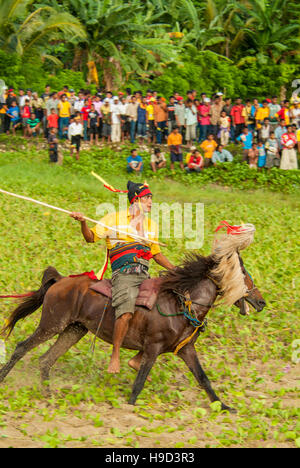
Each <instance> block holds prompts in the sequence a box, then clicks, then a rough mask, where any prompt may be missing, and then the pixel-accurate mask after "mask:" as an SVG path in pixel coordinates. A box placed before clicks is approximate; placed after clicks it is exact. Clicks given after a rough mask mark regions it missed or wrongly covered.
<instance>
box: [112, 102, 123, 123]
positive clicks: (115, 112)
mask: <svg viewBox="0 0 300 468" xmlns="http://www.w3.org/2000/svg"><path fill="white" fill-rule="evenodd" d="M110 111H111V123H112V124H118V123H120V117H119V116H120V115H121V114H122V109H121V106H120V104H112V105H111V106H110Z"/></svg>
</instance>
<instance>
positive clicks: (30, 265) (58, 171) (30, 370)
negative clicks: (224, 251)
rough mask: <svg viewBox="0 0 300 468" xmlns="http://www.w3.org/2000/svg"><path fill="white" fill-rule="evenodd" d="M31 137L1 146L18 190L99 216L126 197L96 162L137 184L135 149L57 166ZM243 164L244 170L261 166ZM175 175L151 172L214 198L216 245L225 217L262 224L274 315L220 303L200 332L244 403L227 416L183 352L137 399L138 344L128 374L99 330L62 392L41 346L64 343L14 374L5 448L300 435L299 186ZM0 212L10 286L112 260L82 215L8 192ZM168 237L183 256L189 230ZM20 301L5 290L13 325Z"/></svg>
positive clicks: (29, 325) (6, 183)
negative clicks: (83, 229)
mask: <svg viewBox="0 0 300 468" xmlns="http://www.w3.org/2000/svg"><path fill="white" fill-rule="evenodd" d="M2 138H3V140H2V141H5V138H6V137H2ZM22 145H24V147H23V148H22V147H21V145H20V141H19V140H18V139H13V138H12V139H11V149H14V151H7V152H1V153H0V154H1V156H0V188H2V189H4V190H8V191H12V192H16V193H20V194H24V195H27V196H30V197H33V198H36V199H39V200H41V201H45V202H48V203H50V204H53V205H56V206H59V207H62V208H65V209H69V210H80V211H82V212H83V213H84V214H85V215H86V216H89V217H91V218H95V216H96V208H97V206H98V204H99V203H101V202H110V203H117V195H115V194H112V193H111V192H108V191H107V190H105V189H104V188H103V187H102V186H101V184H99V183H98V182H97V181H96V179H94V178H93V177H92V176H91V175H90V174H89V172H90V170H91V169H94V170H96V171H98V172H99V174H101V175H102V176H103V177H104V178H106V179H107V180H108V181H109V182H110V183H111V184H112V185H114V186H116V187H118V188H124V187H125V186H126V181H127V174H126V172H125V171H124V164H123V159H124V151H123V152H122V153H121V154H120V153H118V152H114V151H112V150H105V151H104V150H103V151H102V152H100V151H99V150H96V149H93V150H91V151H89V152H88V151H83V152H82V154H81V159H80V161H79V162H75V160H71V159H70V158H69V157H68V156H67V155H66V156H65V162H64V165H63V166H50V165H49V162H48V154H47V151H46V150H39V151H36V149H35V148H34V146H31V144H29V146H28V147H27V146H25V143H24V142H23V140H22ZM236 167H237V168H240V171H241V172H242V173H243V174H244V172H243V171H246V169H247V168H245V167H244V166H238V165H236ZM236 170H237V169H236ZM222 171H223V169H219V170H218V171H216V172H215V174H219V172H220V173H222ZM223 172H224V174H227V172H226V170H224V171H223ZM232 173H235V172H234V170H233V172H232ZM232 173H231V175H232ZM280 173H281V172H280V171H278V174H280ZM271 174H272V175H273V171H271ZM274 174H275V172H274ZM276 174H277V173H276ZM167 175H168V177H167V178H166V179H164V178H163V177H162V176H161V175H158V176H155V177H152V176H151V174H150V172H149V171H146V174H145V176H146V178H147V182H148V183H149V184H150V186H151V188H152V189H153V192H154V195H155V199H154V201H170V202H173V201H176V202H180V203H184V202H195V203H196V202H203V203H204V204H205V226H204V231H205V238H204V245H203V247H202V248H201V252H202V253H204V254H209V253H210V251H211V243H212V239H213V231H214V229H215V227H216V226H217V225H218V223H219V222H220V221H221V220H223V219H225V220H227V221H228V222H230V223H233V224H234V223H239V222H242V221H243V222H250V223H253V224H255V226H256V230H257V232H256V237H255V242H254V243H253V245H252V246H251V247H249V248H248V249H247V250H245V252H244V253H243V259H244V262H245V265H246V267H247V270H248V271H249V272H250V273H251V275H252V277H253V278H254V281H255V283H256V285H257V286H258V287H259V289H260V291H261V292H262V294H263V296H264V298H265V300H266V302H267V307H266V308H265V309H264V310H263V311H262V312H260V313H256V312H254V311H253V309H251V310H250V315H249V316H246V317H242V316H240V315H238V312H237V309H235V308H232V309H227V308H217V309H215V310H212V311H210V312H209V315H208V328H207V331H206V332H205V333H204V334H203V335H201V336H200V338H199V340H198V343H197V351H198V354H199V358H200V361H201V363H202V364H203V367H204V369H205V370H206V372H207V374H208V376H209V378H210V379H211V381H212V383H213V386H214V387H215V389H216V391H217V392H218V393H219V394H220V396H221V397H222V398H223V400H224V401H225V402H226V403H227V404H229V405H230V406H233V407H235V408H236V409H237V410H238V414H237V415H229V414H226V413H224V414H223V413H220V408H219V406H218V405H217V404H212V405H209V402H208V400H207V397H206V395H205V393H204V392H203V391H201V390H200V389H199V388H198V386H197V384H196V382H195V380H194V378H193V376H192V375H191V374H190V373H189V372H188V370H187V369H186V367H185V366H184V364H183V363H182V362H181V361H180V360H179V359H178V358H176V357H175V356H173V355H165V356H162V357H160V358H159V359H158V361H157V363H156V365H155V366H154V368H153V370H152V372H151V377H152V381H151V382H148V383H147V384H146V385H145V388H144V389H143V391H142V393H141V396H140V399H139V400H138V402H137V405H136V407H129V406H128V405H127V404H126V403H127V401H128V398H129V395H130V391H131V386H132V383H133V380H134V377H135V374H134V372H133V371H132V370H131V369H129V368H128V367H127V365H126V363H127V361H128V359H129V358H130V357H131V356H132V355H133V353H132V352H130V351H126V350H122V353H121V358H122V364H123V367H122V371H121V373H120V375H119V376H111V375H108V374H107V373H106V372H105V369H106V368H107V365H108V361H109V355H110V352H111V347H110V346H109V345H107V344H106V343H104V342H100V341H97V342H96V349H95V352H94V354H92V351H91V345H92V340H93V337H91V335H88V336H87V337H85V338H84V339H82V340H81V342H80V343H79V344H78V345H77V346H75V347H74V348H72V349H71V350H70V351H69V352H68V353H67V354H66V355H65V356H63V357H62V358H61V359H60V360H59V361H58V363H57V364H56V366H55V368H54V370H53V373H52V387H53V389H54V390H55V392H54V393H53V397H52V398H51V399H50V400H49V401H48V402H47V404H46V402H45V400H44V398H43V396H42V393H41V388H40V385H39V372H38V357H39V356H41V355H42V354H43V353H45V352H46V350H47V349H48V346H49V344H50V343H48V344H47V343H46V344H45V345H42V346H41V347H39V348H37V349H35V350H33V351H32V352H31V353H29V354H28V355H27V356H26V358H25V359H24V360H22V361H21V362H19V363H18V364H17V366H16V367H15V369H14V370H13V371H12V372H11V374H9V376H8V377H7V379H6V380H5V381H4V382H3V383H2V384H1V386H0V447H5V446H14V447H18V446H27V447H92V446H95V447H158V448H159V447H178V448H180V447H299V445H300V426H299V422H298V421H299V410H298V409H297V399H298V392H299V388H298V387H297V378H298V377H299V376H297V368H296V364H294V363H293V362H292V352H293V348H292V343H293V341H294V340H295V339H297V338H299V315H298V314H299V306H300V301H299V282H298V279H297V258H299V233H298V226H299V196H298V193H297V192H296V191H295V193H287V191H286V192H283V191H281V188H280V189H279V190H278V191H270V190H269V189H268V187H269V185H270V188H272V190H273V189H274V180H273V181H272V183H270V184H269V183H264V184H262V185H260V186H261V187H264V189H259V190H254V189H253V186H252V185H250V187H251V188H252V190H247V189H246V188H249V186H247V184H248V182H249V180H248V178H247V177H248V176H247V177H245V179H246V181H242V182H241V181H239V182H238V183H237V184H236V185H235V184H232V185H235V187H241V188H243V190H239V189H238V188H235V187H232V185H231V184H230V179H226V187H224V185H221V183H224V182H223V180H220V181H219V182H220V185H216V184H215V183H214V184H213V185H211V184H209V182H211V179H210V178H208V180H206V181H205V183H206V185H204V183H202V182H203V181H202V182H201V175H200V176H199V177H198V178H197V176H195V177H193V178H185V177H183V175H182V176H180V177H179V175H177V173H176V174H175V175H174V174H173V175H172V174H171V173H169V172H167ZM235 175H237V174H236V173H235ZM285 175H286V177H287V178H286V179H285V180H286V181H288V182H287V185H289V184H291V183H292V180H291V179H288V177H289V175H288V173H286V174H285ZM222 177H225V176H222ZM243 177H244V175H243ZM270 177H271V176H270ZM274 177H275V176H274ZM189 181H192V182H191V183H188V182H189ZM252 182H253V181H252ZM293 183H295V184H297V183H299V181H297V180H296V179H295V180H294V181H293ZM256 184H257V182H256ZM256 186H257V185H256ZM280 187H282V182H280ZM0 213H1V226H2V230H1V232H2V235H1V238H0V254H1V267H0V273H1V274H0V291H1V293H2V294H5V293H13V292H16V293H22V292H25V291H27V290H32V289H35V288H37V287H38V286H39V284H40V280H41V275H42V272H43V270H44V269H45V268H46V267H47V266H48V265H53V266H55V267H56V268H57V269H58V271H60V272H61V273H62V274H64V275H68V274H76V273H81V272H83V271H89V270H91V269H94V270H95V271H97V269H98V268H99V267H100V265H101V264H102V262H103V260H104V249H102V247H101V245H100V244H95V245H91V244H90V245H88V244H86V243H85V242H84V240H83V238H82V236H81V234H80V229H79V225H78V224H77V223H76V222H75V221H73V220H71V219H70V218H69V217H68V216H67V215H64V214H62V213H57V212H55V211H50V210H48V209H45V208H42V207H38V206H36V205H32V204H30V203H28V202H23V201H21V200H16V199H14V198H10V197H6V196H4V195H0ZM161 240H162V241H164V242H166V243H167V247H166V248H164V253H165V254H166V255H167V256H168V257H169V258H170V260H171V261H172V262H174V263H177V264H178V263H180V262H181V261H182V259H183V257H184V254H185V246H184V239H176V240H175V239H174V238H173V237H171V238H170V239H161ZM158 272H159V267H158V266H157V265H152V267H151V274H152V275H153V276H154V275H156V274H158ZM108 274H109V272H108ZM13 307H14V303H13V302H11V301H8V300H4V301H3V300H2V302H1V316H0V325H1V322H2V323H3V321H4V319H5V318H6V317H7V315H8V314H9V313H10V311H11V310H12V308H13ZM39 317H40V313H39V312H36V313H35V314H33V315H32V316H30V317H28V318H26V319H25V320H24V321H21V322H19V323H18V325H17V327H16V329H15V330H14V332H13V335H12V336H11V338H10V339H9V341H8V342H7V348H8V354H10V353H11V352H12V351H13V349H14V347H15V346H16V343H18V342H19V341H23V340H24V339H25V338H26V337H28V336H29V335H30V334H31V333H32V332H33V331H34V330H35V328H36V326H37V324H38V322H39ZM52 342H53V341H51V343H52Z"/></svg>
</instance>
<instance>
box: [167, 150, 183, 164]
mask: <svg viewBox="0 0 300 468" xmlns="http://www.w3.org/2000/svg"><path fill="white" fill-rule="evenodd" d="M170 156H171V162H172V163H174V162H182V153H173V152H172V151H171V153H170Z"/></svg>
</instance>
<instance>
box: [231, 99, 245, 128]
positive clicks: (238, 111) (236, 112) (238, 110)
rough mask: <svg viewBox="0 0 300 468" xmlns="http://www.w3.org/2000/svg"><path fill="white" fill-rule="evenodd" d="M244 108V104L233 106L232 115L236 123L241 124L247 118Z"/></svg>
mask: <svg viewBox="0 0 300 468" xmlns="http://www.w3.org/2000/svg"><path fill="white" fill-rule="evenodd" d="M243 109H244V106H243V104H241V105H239V106H237V105H236V106H233V108H232V109H231V112H230V115H231V117H232V118H233V123H234V125H239V124H243V123H245V119H244V117H243V116H242V111H243Z"/></svg>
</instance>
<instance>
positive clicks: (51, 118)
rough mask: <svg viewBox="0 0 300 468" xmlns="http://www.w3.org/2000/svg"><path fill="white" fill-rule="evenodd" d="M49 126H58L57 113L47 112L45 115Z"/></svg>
mask: <svg viewBox="0 0 300 468" xmlns="http://www.w3.org/2000/svg"><path fill="white" fill-rule="evenodd" d="M47 120H48V126H49V128H58V115H57V114H49V115H48V117H47Z"/></svg>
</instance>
